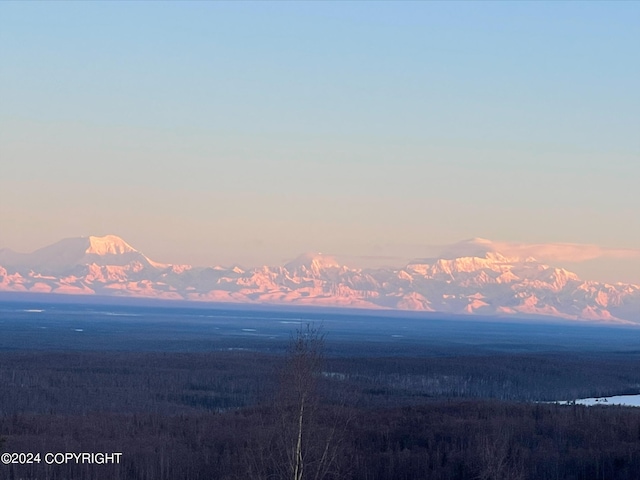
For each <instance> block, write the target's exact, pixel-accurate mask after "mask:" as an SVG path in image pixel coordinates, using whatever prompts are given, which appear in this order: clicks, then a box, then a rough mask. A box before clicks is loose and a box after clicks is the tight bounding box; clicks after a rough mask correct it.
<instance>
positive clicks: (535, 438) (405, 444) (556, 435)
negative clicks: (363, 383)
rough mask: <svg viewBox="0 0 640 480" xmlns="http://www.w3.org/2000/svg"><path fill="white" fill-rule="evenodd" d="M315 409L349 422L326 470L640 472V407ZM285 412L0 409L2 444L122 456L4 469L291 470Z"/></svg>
mask: <svg viewBox="0 0 640 480" xmlns="http://www.w3.org/2000/svg"><path fill="white" fill-rule="evenodd" d="M318 415H319V416H318V420H320V421H322V420H323V418H332V419H338V420H339V421H340V422H339V425H341V429H340V431H339V434H338V435H336V436H335V437H333V439H332V441H333V442H335V445H337V446H338V447H339V449H338V455H337V456H336V459H335V462H333V463H332V465H331V469H330V471H329V472H328V474H327V475H326V476H325V477H324V478H333V479H353V480H373V479H406V480H414V479H419V478H428V479H433V480H439V479H442V480H445V479H447V480H450V479H460V480H463V479H469V478H481V479H505V480H509V479H510V480H515V479H522V480H525V479H536V480H537V479H540V480H546V479H549V480H551V479H559V478H561V479H575V480H592V479H594V478H611V479H613V478H615V479H618V480H626V479H637V478H638V472H639V471H640V449H639V448H638V445H639V444H640V411H638V410H637V409H633V408H618V407H591V408H589V407H583V406H558V405H550V404H512V403H503V402H496V401H491V402H485V401H447V402H442V401H439V402H431V403H428V404H425V405H422V406H419V407H417V406H416V407H403V408H388V409H355V408H352V407H348V408H347V407H336V406H334V407H330V406H324V407H322V409H321V410H320V411H319V412H318ZM280 420H281V418H280V416H279V413H278V410H277V409H276V408H271V407H269V408H267V407H262V408H245V409H241V410H236V411H233V412H225V413H218V414H215V413H211V414H183V415H173V416H166V415H159V414H134V415H118V414H93V415H72V416H63V415H22V414H16V415H11V416H7V417H3V418H1V419H0V431H2V432H3V434H4V435H5V436H6V437H7V442H6V444H5V445H4V447H3V448H4V451H12V452H13V451H17V452H29V451H31V452H33V451H37V452H46V451H53V452H56V451H62V452H64V451H72V452H84V451H88V452H123V457H122V462H121V463H120V464H118V465H89V466H88V465H73V464H70V465H60V466H57V465H54V466H50V465H43V464H34V465H9V466H3V465H0V477H2V478H7V479H18V478H23V479H36V478H47V479H50V480H62V479H69V478H73V479H76V480H84V479H93V480H101V479H105V480H106V479H113V480H117V479H127V480H134V479H136V480H137V479H157V480H165V479H166V480H182V479H184V480H187V479H189V480H200V479H203V480H204V479H212V478H216V479H229V480H235V479H251V478H256V479H258V478H263V479H266V478H283V477H280V476H277V471H276V470H275V466H274V462H273V460H274V459H279V458H282V455H283V452H282V450H281V448H280V445H279V444H278V443H277V442H276V441H275V440H274V439H275V438H276V437H277V435H279V433H280V432H281V428H282V427H281V422H280ZM318 436H319V437H321V436H322V434H321V432H320V433H318ZM309 441H310V442H313V441H314V437H313V436H312V437H310V439H309ZM318 441H320V440H318Z"/></svg>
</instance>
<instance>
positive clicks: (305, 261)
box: [284, 252, 340, 271]
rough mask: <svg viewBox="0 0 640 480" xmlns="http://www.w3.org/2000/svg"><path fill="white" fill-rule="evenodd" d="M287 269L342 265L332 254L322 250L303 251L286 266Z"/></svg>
mask: <svg viewBox="0 0 640 480" xmlns="http://www.w3.org/2000/svg"><path fill="white" fill-rule="evenodd" d="M284 267H285V268H286V269H287V270H289V271H293V270H296V269H298V268H301V267H305V268H306V269H308V270H321V269H325V268H335V267H340V264H339V263H338V262H337V261H336V259H335V258H333V257H332V256H330V255H325V254H323V253H320V252H308V253H303V254H302V255H300V256H298V257H297V258H295V259H294V260H292V261H290V262H289V263H287V264H286V265H285V266H284Z"/></svg>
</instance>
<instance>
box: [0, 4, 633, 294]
mask: <svg viewBox="0 0 640 480" xmlns="http://www.w3.org/2000/svg"><path fill="white" fill-rule="evenodd" d="M639 24H640V3H637V2H566V3H565V2H487V3H484V2H442V3H438V2H407V3H402V2H242V3H240V2H230V3H223V2H193V3H189V2H164V3H160V2H137V3H136V2H105V3H100V2H70V3H64V2H27V3H25V2H2V3H0V55H1V58H2V61H1V62H0V105H1V106H2V108H0V156H1V162H2V163H1V165H2V175H1V176H0V189H1V190H2V191H3V192H4V195H3V200H2V201H1V203H0V224H1V225H2V229H0V247H10V248H14V249H17V250H32V249H34V248H37V247H40V246H43V245H44V244H47V243H50V242H53V241H55V240H58V239H60V238H63V237H70V236H77V235H89V234H97V235H101V234H106V233H114V234H118V235H121V236H122V237H123V238H125V239H126V240H127V241H129V242H130V243H132V244H133V245H134V246H136V247H139V248H141V249H142V250H143V251H145V253H147V254H148V255H149V256H152V257H157V258H158V260H161V261H173V262H189V263H198V264H214V263H222V264H229V263H233V262H239V263H243V264H246V265H250V264H256V263H279V262H280V261H281V260H284V259H287V258H291V257H294V256H296V255H297V254H298V253H300V252H302V251H308V250H319V251H325V252H331V253H336V254H343V255H351V256H358V255H369V256H375V255H381V256H398V257H411V256H420V253H421V251H422V250H423V249H426V248H427V246H429V245H443V244H446V243H452V242H456V241H459V240H462V239H464V238H470V237H476V236H480V237H487V238H491V239H494V240H500V241H507V242H509V241H510V242H521V243H527V242H536V243H541V242H568V243H586V244H594V245H599V246H602V247H610V248H626V249H633V248H640V221H638V218H639V216H640V215H639V214H640V193H638V190H639V189H638V187H637V184H638V183H639V179H640V135H638V132H640V114H639V113H638V112H640V88H638V85H640V61H638V60H639V59H638V53H637V52H638V51H639V50H640V31H639V29H638V27H637V26H638V25H639ZM624 268H625V267H624V266H617V267H616V269H619V271H620V275H621V276H625V275H626V276H628V275H631V274H632V273H631V272H630V271H628V272H624ZM639 281H640V279H639Z"/></svg>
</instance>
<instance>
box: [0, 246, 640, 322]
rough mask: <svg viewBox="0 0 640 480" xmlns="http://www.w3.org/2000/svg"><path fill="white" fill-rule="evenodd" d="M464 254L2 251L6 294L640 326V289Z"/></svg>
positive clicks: (490, 255) (0, 284)
mask: <svg viewBox="0 0 640 480" xmlns="http://www.w3.org/2000/svg"><path fill="white" fill-rule="evenodd" d="M454 247H455V248H452V249H451V251H450V252H447V253H446V254H443V256H442V258H428V259H421V260H415V261H412V262H410V263H409V264H407V265H405V266H404V267H401V268H380V269H356V268H350V267H347V266H345V265H340V264H339V263H338V262H337V261H336V260H335V259H334V258H333V257H331V256H328V255H323V254H319V253H309V254H304V255H301V256H299V257H298V258H296V259H294V260H292V261H291V262H289V263H286V264H285V265H283V266H275V267H273V266H271V267H270V266H262V267H257V268H252V269H248V270H243V269H241V268H239V267H237V266H236V267H233V268H224V267H219V266H218V267H191V266H189V265H170V264H162V263H157V262H154V261H152V260H150V259H149V258H148V257H146V256H145V255H144V254H142V253H141V252H139V251H138V250H136V249H135V248H133V247H132V246H131V245H129V244H128V243H127V242H125V241H124V240H122V239H121V238H120V237H117V236H115V235H107V236H104V237H93V236H91V237H82V238H70V239H65V240H61V241H60V242H57V243H55V244H53V245H50V246H47V247H43V248H41V249H39V250H36V251H35V252H33V253H29V254H22V253H16V252H13V251H11V250H7V249H4V250H0V291H9V292H39V293H63V294H85V295H91V294H98V295H116V296H132V297H153V298H165V299H181V300H193V301H209V302H220V301H222V302H235V303H268V304H297V305H322V306H344V307H359V308H384V309H401V310H419V311H429V312H444V313H455V314H481V315H501V316H510V317H523V316H531V315H547V316H552V317H561V318H566V319H575V320H596V321H608V322H616V323H637V324H640V286H638V285H633V284H622V283H618V284H608V283H601V282H592V281H584V280H581V279H580V278H579V277H578V276H577V275H576V274H575V273H572V272H569V271H567V270H565V269H563V268H559V267H553V266H549V265H546V264H544V263H541V262H538V261H537V260H535V259H534V258H531V257H527V258H524V259H521V258H517V257H506V256H504V255H502V254H501V253H500V252H497V251H495V248H493V245H492V243H491V242H490V241H489V240H484V239H472V240H468V241H465V242H460V243H459V244H456V245H455V246H454ZM467 247H468V248H467ZM456 255H457V256H456Z"/></svg>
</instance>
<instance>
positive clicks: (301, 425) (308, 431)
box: [277, 324, 346, 480]
mask: <svg viewBox="0 0 640 480" xmlns="http://www.w3.org/2000/svg"><path fill="white" fill-rule="evenodd" d="M324 344H325V334H324V333H323V332H322V329H321V328H318V327H315V326H313V325H311V324H307V325H306V326H304V327H302V328H300V329H298V330H297V331H296V332H295V334H293V335H292V337H291V341H290V343H289V352H288V355H287V359H286V362H285V365H284V368H283V370H282V373H281V377H280V391H279V394H278V399H277V410H278V415H279V428H280V431H279V435H278V436H279V444H280V451H281V457H280V458H282V460H283V462H282V465H281V466H280V468H279V469H278V470H279V471H278V474H279V476H280V478H283V479H284V478H287V479H292V480H303V479H307V478H308V479H312V480H322V479H326V478H338V474H337V471H336V467H337V464H338V454H339V453H340V451H339V449H340V445H341V441H340V440H341V434H342V433H344V429H345V428H346V425H345V422H343V421H340V418H339V415H337V413H336V411H333V410H331V409H330V408H329V407H328V406H325V407H323V408H321V405H320V392H319V381H320V379H321V375H322V366H323V362H324Z"/></svg>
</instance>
